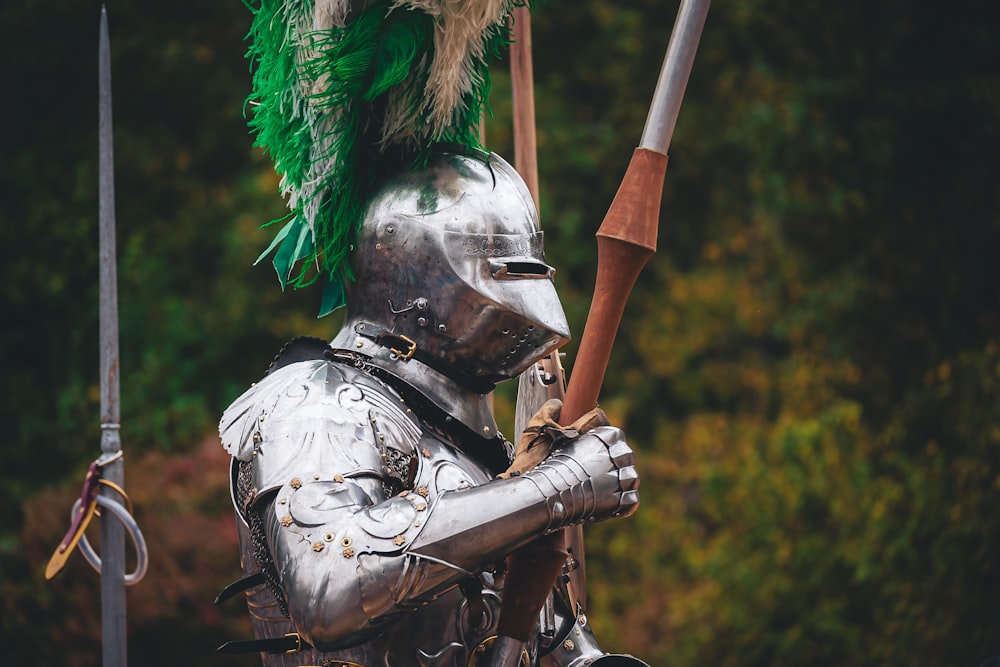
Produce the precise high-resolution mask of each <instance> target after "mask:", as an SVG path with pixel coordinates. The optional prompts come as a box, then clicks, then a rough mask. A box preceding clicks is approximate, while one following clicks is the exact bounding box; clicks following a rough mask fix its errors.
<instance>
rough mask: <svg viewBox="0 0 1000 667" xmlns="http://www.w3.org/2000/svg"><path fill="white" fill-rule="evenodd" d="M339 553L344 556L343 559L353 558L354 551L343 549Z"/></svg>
mask: <svg viewBox="0 0 1000 667" xmlns="http://www.w3.org/2000/svg"><path fill="white" fill-rule="evenodd" d="M341 553H342V554H344V558H353V557H354V549H344V550H343V551H342V552H341Z"/></svg>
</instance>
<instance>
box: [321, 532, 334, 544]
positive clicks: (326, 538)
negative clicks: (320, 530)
mask: <svg viewBox="0 0 1000 667" xmlns="http://www.w3.org/2000/svg"><path fill="white" fill-rule="evenodd" d="M323 541H325V542H333V533H327V534H326V535H324V536H323Z"/></svg>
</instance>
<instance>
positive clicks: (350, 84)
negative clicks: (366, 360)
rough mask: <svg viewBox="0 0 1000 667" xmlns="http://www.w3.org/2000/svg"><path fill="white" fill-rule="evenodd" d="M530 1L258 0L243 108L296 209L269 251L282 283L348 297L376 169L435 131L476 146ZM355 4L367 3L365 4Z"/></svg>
mask: <svg viewBox="0 0 1000 667" xmlns="http://www.w3.org/2000/svg"><path fill="white" fill-rule="evenodd" d="M515 4H527V1H526V0H374V1H369V2H364V1H358V0H355V1H354V2H350V1H349V0H259V2H257V3H254V4H252V5H251V4H248V7H249V8H250V10H251V12H252V13H253V22H252V27H251V29H250V33H249V34H248V36H247V38H248V40H249V42H250V48H249V51H248V54H247V57H248V58H249V59H250V60H251V63H252V70H253V92H252V93H251V95H250V97H249V99H248V103H249V105H250V108H251V109H252V116H251V118H250V120H249V125H250V128H251V130H252V131H253V132H254V133H255V134H256V140H255V145H256V146H260V147H263V148H264V149H265V150H266V151H267V153H268V154H269V155H270V157H271V159H272V160H273V161H274V165H275V170H276V171H277V173H278V174H279V175H280V176H281V185H280V189H281V192H282V194H283V195H284V196H285V197H286V198H287V201H288V207H289V209H290V212H289V214H288V215H287V216H285V217H283V218H281V219H279V220H275V221H272V222H271V223H269V224H280V223H284V224H283V226H282V227H281V228H280V230H279V231H278V233H277V234H276V235H275V237H274V240H273V241H272V242H271V244H270V246H268V248H267V249H266V250H265V251H264V253H263V254H261V256H260V257H259V258H258V259H257V261H258V262H260V261H262V260H263V259H264V258H265V257H267V256H268V255H271V254H272V253H273V255H274V257H273V263H274V267H275V270H276V271H277V273H278V279H279V281H280V282H281V286H282V288H283V289H284V288H285V287H287V286H288V285H292V286H294V287H296V288H298V287H304V286H307V285H311V284H313V283H315V282H317V281H319V282H321V283H323V284H324V295H323V305H322V307H321V312H320V315H321V316H322V315H324V314H326V313H328V312H330V311H332V310H334V309H336V308H339V307H340V306H342V305H343V303H344V281H345V280H350V279H352V276H351V275H350V269H349V267H348V264H347V263H346V262H345V259H346V258H347V255H348V253H349V249H350V244H351V243H352V241H353V237H354V234H355V232H356V231H357V228H358V225H359V223H360V220H361V217H362V215H363V214H364V210H365V206H366V205H367V201H368V198H369V197H370V195H371V190H372V188H373V186H374V184H375V182H376V181H377V179H378V177H379V175H380V174H381V173H384V172H386V171H389V170H394V169H397V168H399V167H401V166H412V165H418V164H420V163H422V162H423V161H424V160H426V157H427V155H428V154H429V152H430V150H431V149H432V148H433V146H434V145H435V144H438V143H450V144H458V145H461V146H465V147H468V148H476V149H479V148H482V146H480V142H479V139H478V136H479V133H478V125H479V121H480V117H481V114H482V112H483V110H484V109H488V104H487V96H488V94H489V87H490V76H489V66H490V63H492V62H495V61H497V60H498V59H499V58H500V56H501V53H502V50H503V49H504V48H505V47H506V46H507V44H508V43H509V30H508V25H507V23H508V17H509V15H510V12H511V10H512V9H513V7H514V6H515ZM358 7H361V9H357V8H358Z"/></svg>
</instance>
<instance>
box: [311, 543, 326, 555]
mask: <svg viewBox="0 0 1000 667" xmlns="http://www.w3.org/2000/svg"><path fill="white" fill-rule="evenodd" d="M324 547H326V545H325V544H323V543H322V542H316V543H315V544H313V551H315V552H316V553H319V552H320V551H322V550H323V549H324Z"/></svg>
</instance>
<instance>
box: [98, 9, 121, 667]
mask: <svg viewBox="0 0 1000 667" xmlns="http://www.w3.org/2000/svg"><path fill="white" fill-rule="evenodd" d="M98 90H99V93H98V109H99V112H98V113H99V120H98V136H99V144H100V145H99V154H100V159H99V162H100V176H99V177H98V183H99V185H98V187H99V192H100V203H99V205H98V210H99V226H100V265H101V268H100V294H101V296H100V308H101V316H100V328H101V361H100V364H101V458H102V459H105V460H108V461H109V463H106V464H105V465H104V466H103V470H102V475H103V478H104V479H106V480H108V481H109V482H113V483H114V484H117V485H118V487H119V488H124V485H125V463H124V461H123V460H122V457H121V456H120V454H121V451H122V449H121V435H120V433H119V429H120V420H121V409H120V393H121V392H120V385H119V375H118V370H119V369H118V276H117V270H116V264H117V259H116V252H115V183H114V152H113V150H112V132H111V47H110V45H109V42H108V12H107V9H106V8H105V7H104V6H102V7H101V28H100V43H99V46H98ZM101 493H102V494H108V493H109V489H107V488H104V489H102V491H101ZM101 647H102V650H103V655H104V667H119V666H121V667H124V665H125V664H126V640H125V532H124V529H123V527H122V524H121V523H120V522H119V521H118V520H117V519H116V518H115V517H114V516H113V515H112V513H111V512H104V513H103V514H102V515H101Z"/></svg>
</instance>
